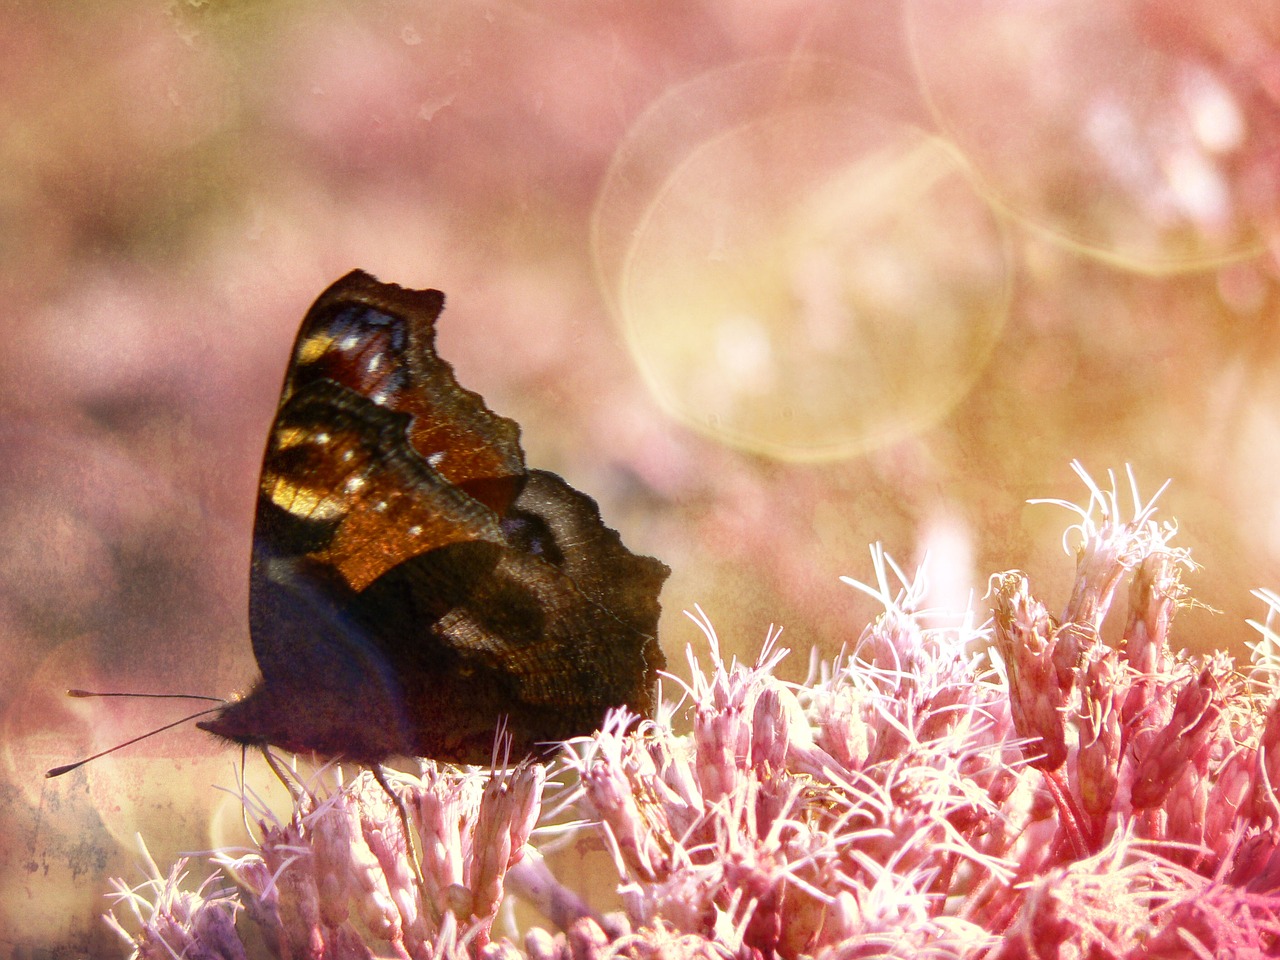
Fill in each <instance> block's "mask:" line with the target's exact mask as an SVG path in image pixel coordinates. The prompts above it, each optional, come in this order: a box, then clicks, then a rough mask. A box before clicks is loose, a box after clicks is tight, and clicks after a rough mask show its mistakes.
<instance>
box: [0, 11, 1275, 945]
mask: <svg viewBox="0 0 1280 960" xmlns="http://www.w3.org/2000/svg"><path fill="white" fill-rule="evenodd" d="M3 8H4V23H5V26H4V29H3V31H0V284H2V285H3V291H4V300H5V304H6V307H5V311H4V317H3V321H2V322H3V333H4V337H3V341H2V349H0V636H2V637H3V644H4V647H3V652H4V655H3V656H2V657H0V748H2V749H3V761H4V762H3V766H2V767H0V957H21V958H35V957H62V956H68V957H69V956H80V955H84V954H92V955H95V956H102V955H106V956H111V955H115V954H118V953H120V950H119V947H118V946H117V943H116V940H115V938H114V936H113V935H112V934H110V933H109V931H107V930H106V928H105V927H104V926H103V924H102V923H101V921H100V920H99V919H98V915H99V914H100V913H101V912H102V911H103V910H104V909H105V907H106V906H107V901H106V900H104V899H103V894H104V893H105V892H106V890H107V878H108V877H110V876H113V875H114V876H123V877H125V878H126V879H128V880H129V881H130V882H137V881H139V880H141V879H143V877H144V871H143V867H142V863H143V861H142V857H141V854H140V853H139V851H138V846H137V843H136V841H135V839H134V837H135V834H137V833H139V832H140V833H141V834H142V835H143V836H144V837H145V838H146V841H147V843H148V844H149V846H150V848H151V851H152V853H153V854H154V855H155V858H156V860H157V861H158V862H159V863H160V864H161V866H162V867H166V866H167V865H168V864H169V863H171V862H172V861H173V859H174V858H175V857H176V856H177V855H179V854H180V853H182V852H184V851H185V852H199V851H200V850H203V849H206V848H208V847H209V846H211V845H212V844H214V843H215V842H225V839H226V836H229V835H230V834H227V833H224V832H220V831H221V829H222V828H220V827H218V826H217V824H218V823H219V822H221V821H219V820H218V818H219V817H222V818H223V819H227V818H230V820H231V821H233V822H234V821H235V819H236V814H235V813H234V811H235V810H237V809H238V807H236V805H235V801H234V799H233V798H230V797H228V796H227V795H226V794H225V793H221V792H218V791H216V790H215V789H214V787H213V786H212V785H213V784H219V785H221V786H223V787H232V786H234V783H235V777H236V764H237V763H238V759H239V756H238V754H237V753H235V751H229V750H226V749H223V748H221V747H219V746H217V745H216V744H214V743H212V742H211V741H210V739H209V738H208V737H207V736H206V735H204V734H202V733H201V732H200V731H197V730H195V729H194V728H193V727H191V726H189V725H188V726H187V727H184V728H180V729H178V730H174V731H171V732H169V733H166V734H163V735H160V736H158V737H156V738H154V739H152V740H149V741H147V742H146V743H144V744H140V745H138V746H137V747H134V748H131V749H129V750H127V751H123V752H121V753H120V754H118V755H115V756H113V757H112V758H110V759H108V760H104V761H100V762H99V763H97V764H95V765H92V766H90V767H88V768H86V769H84V770H82V771H79V772H77V773H75V774H72V775H70V776H67V777H65V778H63V779H60V780H56V781H45V780H44V779H43V777H42V774H43V771H44V770H45V769H46V768H48V767H50V766H53V765H55V764H59V763H63V762H67V761H69V760H71V759H75V758H77V757H80V756H83V755H85V754H87V753H89V752H92V751H94V750H96V749H101V748H102V747H104V746H107V745H109V744H111V743H113V742H118V741H120V740H123V739H125V738H126V737H128V736H130V735H132V734H135V733H138V732H140V731H143V730H146V729H149V728H150V727H153V726H158V725H159V724H161V723H163V722H166V721H167V720H169V719H174V718H176V717H177V716H181V714H182V709H183V707H182V705H181V704H178V705H174V704H168V705H164V704H163V703H161V704H159V705H157V704H155V703H150V702H146V701H137V702H131V701H105V702H102V701H68V700H66V699H65V698H64V697H63V696H62V692H63V691H64V690H65V689H66V688H67V687H71V686H76V687H86V688H90V689H124V690H146V691H155V692H182V693H199V694H211V695H218V696H225V695H228V694H230V693H232V692H233V691H236V690H240V689H243V688H244V687H245V686H246V685H247V684H248V683H249V681H250V680H251V679H252V677H253V676H254V674H255V667H254V663H253V659H252V654H251V652H250V647H249V640H248V636H247V628H246V612H245V605H246V602H247V568H248V551H249V535H250V528H251V523H252V510H253V503H254V495H255V486H256V482H257V474H258V469H259V466H260V459H261V455H262V449H263V443H264V439H265V436H266V430H267V427H268V425H269V423H270V421H271V418H272V416H273V413H274V409H275V404H276V399H277V396H278V391H279V387H280V381H281V378H282V376H283V372H284V364H285V362H286V358H287V356H288V353H289V349H290V346H291V343H292V339H293V335H294V333H295V331H296V327H297V324H298V322H299V321H300V319H301V317H302V315H303V313H304V312H305V310H306V309H307V307H308V306H309V305H310V303H311V301H312V300H313V299H314V298H315V296H316V295H317V294H319V293H320V291H321V290H322V289H324V287H325V286H327V285H328V284H329V283H330V282H331V281H333V280H334V279H336V278H337V277H339V276H340V275H342V274H343V273H345V272H346V271H348V270H349V269H351V268H353V267H357V266H358V267H362V268H364V269H366V270H369V271H370V272H372V273H374V274H375V275H377V276H379V277H380V278H381V279H383V280H388V281H394V282H396V283H399V284H402V285H405V286H413V287H426V286H432V287H437V288H439V289H442V290H444V291H445V292H446V293H447V295H448V298H449V299H448V305H447V308H446V311H445V314H444V317H443V320H442V322H441V325H440V352H441V354H442V355H443V356H445V357H447V358H448V359H449V360H450V361H451V362H452V363H453V365H454V367H455V368H456V370H457V373H458V377H459V380H460V381H461V382H462V383H463V384H464V385H466V386H468V387H469V388H471V389H474V390H478V391H479V392H480V393H482V394H483V395H484V397H485V398H486V399H487V401H488V403H489V405H490V407H491V408H493V409H494V410H496V411H498V412H500V413H502V414H504V415H506V416H510V417H513V418H515V419H517V420H518V421H519V422H520V423H521V424H522V425H523V428H524V446H525V450H526V453H527V458H528V461H529V462H530V463H531V464H533V465H537V466H539V467H544V468H548V469H552V470H555V471H557V472H559V473H561V474H563V475H564V476H565V477H566V478H567V479H568V480H569V481H570V482H571V483H572V484H574V485H575V486H577V487H579V488H580V489H583V490H585V491H587V492H589V493H591V494H592V495H593V496H595V497H596V498H597V499H598V500H599V501H600V503H601V506H602V510H603V513H604V516H605V519H606V520H607V522H608V523H609V524H610V525H611V526H614V527H616V528H618V529H619V530H620V532H621V533H622V535H623V538H624V540H625V541H626V543H627V544H628V545H629V546H630V547H631V548H632V549H634V550H636V551H637V552H642V553H650V554H653V555H655V556H658V557H660V558H661V559H663V560H664V561H665V562H667V563H668V564H669V565H670V566H671V568H672V571H673V572H672V576H671V579H670V580H669V581H668V583H667V586H666V588H665V590H664V593H663V597H662V602H663V607H664V613H663V620H662V632H663V635H662V639H663V644H664V647H665V649H666V651H667V654H668V657H669V659H670V661H671V668H672V670H673V671H674V672H676V673H678V674H679V673H683V672H687V667H686V666H685V661H684V650H685V647H686V645H687V644H690V643H693V644H695V645H698V649H700V650H702V649H705V648H704V647H703V646H701V644H703V643H704V642H705V641H703V640H702V639H701V637H700V635H699V634H698V633H697V631H696V630H695V628H694V627H693V626H692V625H691V624H690V623H689V622H688V621H687V620H686V619H685V618H684V617H683V616H682V613H681V611H682V610H685V609H690V608H692V606H693V605H694V604H701V605H702V607H703V608H704V609H705V610H706V611H707V613H708V614H709V616H710V617H711V619H712V620H713V621H714V623H715V624H716V625H717V628H718V630H719V632H720V635H721V638H722V642H723V643H724V645H725V647H726V648H727V649H728V650H729V651H730V652H734V653H736V654H738V655H739V656H741V657H745V658H747V659H752V658H754V656H755V654H756V652H757V651H758V649H759V644H760V641H761V640H762V639H763V637H764V635H765V632H766V630H767V628H768V627H769V625H770V624H779V625H781V626H783V627H784V628H785V632H784V634H783V641H784V643H785V644H787V645H789V646H791V647H792V648H793V649H794V650H795V651H796V652H795V653H794V654H793V656H792V658H791V661H790V662H789V664H788V668H789V670H790V673H789V674H788V676H790V677H792V678H798V677H800V676H802V675H803V673H804V668H805V665H806V663H807V659H808V653H809V651H810V650H811V649H814V648H817V649H818V650H820V651H821V652H822V653H823V654H824V655H825V656H828V657H829V656H832V655H834V654H836V653H837V651H838V650H839V648H840V646H841V645H842V644H845V643H849V642H852V641H854V640H856V638H857V636H858V634H859V632H860V630H861V628H862V626H863V625H864V624H865V623H866V622H867V620H868V618H869V617H870V616H872V615H873V614H874V612H875V611H874V608H873V605H872V604H871V602H870V601H869V600H868V599H867V598H865V597H863V596H862V595H860V594H859V593H857V592H856V591H854V590H852V589H851V588H850V587H848V586H846V585H843V584H841V583H840V581H839V577H840V576H841V575H848V576H851V577H854V578H858V579H864V580H865V579H870V578H871V577H872V575H873V574H872V569H871V564H870V560H869V554H868V551H867V545H868V544H869V543H871V542H873V541H880V542H882V543H883V544H884V545H885V547H886V548H887V550H888V551H889V552H890V553H891V554H892V555H893V556H895V557H896V558H897V559H898V560H899V561H900V562H901V563H902V564H903V565H904V566H906V567H907V568H908V569H911V568H914V567H915V566H916V565H917V564H918V563H919V562H920V561H921V560H922V558H923V557H924V555H925V554H926V553H929V555H930V557H931V559H930V569H931V570H932V571H933V573H932V578H931V580H932V583H933V593H932V594H931V597H932V599H933V600H934V601H935V602H937V603H938V604H940V605H943V606H947V607H951V608H955V609H963V608H964V606H965V605H966V604H967V603H968V602H969V597H970V593H971V592H973V593H974V595H975V600H974V602H975V604H976V606H977V608H978V609H979V611H985V606H984V605H983V603H982V600H981V597H982V594H983V592H984V591H985V585H986V579H987V577H988V576H989V575H990V574H992V573H994V572H997V571H1001V570H1005V569H1009V568H1015V567H1016V568H1021V569H1023V570H1025V571H1027V572H1028V573H1029V574H1030V576H1031V578H1032V581H1033V586H1034V589H1035V590H1036V591H1037V593H1038V594H1039V595H1040V597H1041V598H1042V599H1043V600H1044V601H1045V602H1046V603H1047V604H1048V605H1049V606H1050V608H1051V609H1053V608H1059V609H1060V608H1061V606H1062V605H1063V604H1064V603H1065V600H1066V597H1067V590H1068V588H1069V584H1070V581H1071V575H1072V562H1071V560H1070V558H1069V557H1067V556H1066V555H1064V554H1063V551H1062V544H1061V539H1060V537H1061V533H1062V531H1063V529H1064V528H1065V527H1066V526H1067V525H1068V524H1069V523H1070V522H1071V520H1072V518H1071V516H1070V515H1069V514H1068V513H1067V512H1066V511H1063V510H1061V509H1060V508H1055V507H1051V506H1034V505H1028V504H1027V503H1026V500H1027V499H1028V498H1030V497H1061V498H1067V499H1071V500H1076V501H1080V500H1082V499H1084V498H1085V496H1086V492H1085V489H1084V486H1083V485H1082V484H1081V482H1080V481H1079V479H1078V478H1077V477H1075V476H1074V475H1073V473H1072V472H1071V469H1070V466H1069V463H1070V461H1071V460H1072V459H1073V458H1079V459H1080V460H1081V461H1082V462H1083V464H1084V466H1085V467H1086V468H1087V469H1088V470H1089V471H1090V472H1091V473H1092V474H1093V475H1094V476H1095V478H1097V479H1099V480H1100V481H1101V482H1103V483H1104V484H1105V483H1106V479H1105V478H1106V471H1107V470H1108V469H1115V470H1117V471H1119V472H1121V475H1122V473H1123V468H1124V465H1125V464H1126V463H1128V464H1131V465H1132V467H1133V470H1134V473H1135V475H1136V477H1137V479H1138V482H1139V486H1140V489H1141V490H1142V492H1143V493H1144V494H1147V495H1149V494H1151V493H1154V492H1155V490H1156V489H1157V488H1158V487H1159V485H1160V484H1161V483H1162V482H1163V481H1164V480H1165V479H1167V478H1172V480H1173V484H1172V486H1171V487H1170V489H1169V490H1168V491H1167V492H1166V493H1165V495H1164V496H1163V497H1162V499H1161V516H1163V517H1165V518H1176V519H1177V520H1178V521H1179V523H1180V524H1181V528H1182V532H1181V533H1180V534H1179V540H1178V541H1176V542H1181V544H1182V545H1183V546H1186V547H1189V548H1190V549H1191V550H1192V555H1193V557H1194V559H1196V560H1197V561H1198V562H1199V563H1200V564H1201V565H1202V569H1201V570H1198V571H1196V572H1195V573H1193V574H1192V575H1190V576H1189V578H1188V582H1189V583H1190V585H1191V587H1192V590H1193V593H1194V596H1195V597H1196V598H1197V599H1198V600H1199V601H1200V602H1201V603H1202V604H1203V606H1200V607H1196V608H1191V609H1185V610H1183V611H1182V612H1181V613H1180V615H1179V620H1178V622H1177V623H1176V624H1175V626H1174V635H1175V637H1176V638H1177V639H1178V642H1179V643H1181V644H1183V645H1185V646H1186V647H1187V648H1189V649H1191V650H1195V651H1203V650H1208V649H1210V648H1213V647H1225V648H1228V649H1230V650H1231V651H1232V652H1234V653H1236V654H1237V655H1242V654H1244V652H1245V651H1244V643H1245V642H1246V641H1247V640H1248V639H1249V638H1250V637H1251V635H1252V631H1251V629H1250V628H1249V627H1248V626H1247V625H1246V623H1245V621H1246V619H1247V618H1249V617H1258V616H1261V615H1262V614H1263V612H1264V608H1263V606H1262V604H1261V603H1260V602H1258V601H1257V600H1255V599H1254V598H1253V597H1251V596H1250V590H1251V589H1253V588H1256V587H1268V586H1269V587H1273V588H1276V587H1280V476H1278V475H1277V466H1278V465H1280V404H1278V403H1277V400H1280V326H1278V325H1277V320H1278V319H1280V316H1278V312H1277V304H1278V302H1280V301H1278V299H1277V269H1276V253H1277V251H1278V250H1280V220H1278V219H1277V212H1278V210H1280V207H1278V204H1277V199H1278V197H1280V164H1277V162H1276V157H1277V156H1280V14H1278V13H1277V10H1276V7H1275V6H1274V4H1271V3H1269V2H1267V0H1240V2H1237V3H1234V4H1230V5H1222V4H1217V3H1211V2H1209V0H1196V2H1191V0H1179V2H1169V0H1163V2H1158V3H1157V2H1151V3H1144V2H1135V0H1123V2H1116V0H1083V2H1081V0H1072V2H1066V0H1037V2H1034V3H1031V2H1027V0H990V2H985V3H982V4H975V3H972V2H970V0H904V2H884V3H835V2H811V0H760V2H755V3H751V4H742V3H736V2H733V0H691V2H685V3H679V4H669V3H662V2H656V0H631V2H628V3H599V2H591V0H568V2H562V3H555V4H551V3H536V2H533V0H526V2H519V0H511V2H501V0H431V2H425V0H373V2H367V3H360V4H357V3H350V2H348V3H339V2H326V0H307V2H305V3H304V2H300V0H115V2H112V3H83V2H54V3H50V2H43V0H41V2H34V0H28V2H23V0H6V2H4V3H3ZM984 616H985V612H980V613H979V619H981V618H982V617H984ZM261 767H262V764H261V763H260V762H259V763H258V764H256V765H255V764H254V763H253V761H250V764H249V775H250V777H251V779H253V778H259V779H261V777H260V776H259V775H260V774H264V775H265V770H262V769H260V768H261ZM267 777H268V779H269V775H267ZM228 810H231V811H232V812H231V813H228V812H227V811H228ZM211 823H212V824H213V826H212V827H211V826H210V825H211ZM198 872H199V871H198V870H197V873H198ZM606 893H607V891H606Z"/></svg>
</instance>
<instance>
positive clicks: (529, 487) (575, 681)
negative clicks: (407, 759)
mask: <svg viewBox="0 0 1280 960" xmlns="http://www.w3.org/2000/svg"><path fill="white" fill-rule="evenodd" d="M443 303H444V298H443V295H441V294H439V293H438V292H436V291H411V290H403V289H401V288H399V287H395V286H392V285H389V284H381V283H378V282H377V281H376V280H374V279H373V278H372V277H369V276H368V275H367V274H363V273H360V272H358V271H357V272H355V273H352V274H349V275H348V276H347V277H344V278H343V279H342V280H339V281H338V282H337V283H336V284H334V285H333V286H332V287H330V289H329V290H328V291H326V292H325V293H324V294H322V295H321V297H320V298H319V300H317V301H316V304H315V305H314V306H313V307H312V308H311V310H310V311H309V312H308V314H307V317H306V319H305V320H304V321H303V324H302V327H301V329H300V331H299V333H298V337H297V340H296V342H295V345H294V351H293V356H292V359H291V362H290V365H289V370H288V373H287V374H286V377H285V383H284V388H283V390H282V393H281V401H280V406H279V409H278V411H277V414H276V418H275V421H274V423H273V424H272V427H271V432H270V435H269V437H268V442H267V450H266V453H265V456H264V459H263V469H262V477H261V481H260V485H259V493H258V505H257V513H256V515H255V523H254V540H253V558H252V563H251V573H250V617H249V619H250V634H251V636H252V640H253V649H254V655H255V657H256V659H257V661H258V665H259V667H260V669H261V671H262V679H261V680H260V681H259V682H258V684H257V685H256V686H255V687H254V688H253V689H252V690H251V691H250V692H249V693H248V694H247V695H246V696H245V697H243V698H241V699H238V700H235V701H232V702H231V703H229V704H228V705H227V706H226V707H225V708H224V709H223V710H222V711H221V712H220V713H219V715H218V716H216V717H215V718H214V719H212V720H209V721H206V722H204V723H202V724H200V726H202V727H203V728H204V729H206V730H209V731H210V732H212V733H214V734H217V735H219V736H222V737H225V738H226V739H229V740H232V741H235V742H237V743H245V744H257V745H267V744H270V745H275V746H278V747H281V748H284V749H287V750H291V751H295V752H307V751H314V752H316V753H319V754H323V755H326V756H340V757H343V758H345V759H349V760H353V761H357V762H363V763H377V762H380V761H382V760H384V759H386V758H388V757H390V756H395V755H412V756H425V757H433V758H436V759H441V760H451V761H456V762H469V763H483V762H487V761H488V760H489V759H490V757H491V755H492V750H493V744H494V735H495V731H496V730H497V728H498V727H499V725H500V724H502V725H505V727H506V729H507V730H508V732H509V733H510V735H511V737H512V749H513V752H515V753H517V754H521V753H527V752H530V751H533V750H535V749H536V748H537V747H538V745H539V744H543V743H546V742H548V741H557V740H563V739H565V738H567V737H571V736H575V735H580V734H585V733H589V732H591V731H592V730H594V729H595V728H596V727H598V725H599V724H600V722H601V720H602V719H603V717H604V714H605V712H606V711H607V710H608V709H609V708H611V707H616V706H622V705H627V706H629V707H630V708H631V709H632V710H634V711H636V712H638V713H640V714H642V715H647V714H648V713H650V712H651V710H652V708H653V702H652V697H653V684H654V682H655V679H656V673H657V671H658V670H659V669H661V667H662V666H663V665H664V660H663V657H662V653H661V649H660V647H659V646H658V643H657V639H656V631H657V620H658V614H659V606H658V601H657V596H658V592H659V590H660V589H661V585H662V582H663V580H664V579H665V578H666V576H667V574H668V570H667V568H666V566H665V565H663V564H662V563H660V562H659V561H657V560H654V559H652V558H649V557H641V556H637V555H635V554H632V553H631V552H630V551H629V550H627V548H626V547H625V546H623V544H622V542H621V540H620V539H619V537H618V535H617V533H615V532H614V531H613V530H610V529H609V528H608V527H606V526H605V525H604V523H603V522H602V521H601V519H600V514H599V510H598V508H597V506H596V504H595V501H594V500H592V499H591V498H590V497H588V496H587V495H586V494H583V493H580V492H579V491H577V490H575V489H573V488H572V487H571V486H569V485H568V484H567V483H565V481H564V480H562V479H561V478H560V477H558V476H556V475H555V474H552V473H548V472H545V471H538V470H528V469H526V467H525V464H524V456H523V452H522V451H521V449H520V444H519V436H520V431H519V427H518V426H517V425H516V424H515V423H514V422H513V421H511V420H508V419H506V418H503V417H500V416H498V415H496V414H494V413H493V412H492V411H490V410H489V409H488V408H487V407H486V406H485V404H484V401H483V400H482V399H481V398H480V397H479V395H477V394H475V393H472V392H470V391H468V390H465V389H464V388H462V387H461V386H459V385H458V383H457V381H456V380H455V379H454V375H453V371H452V368H451V367H450V366H449V365H448V364H447V363H446V362H445V361H443V360H441V359H440V358H439V357H438V356H437V355H436V353H435V343H434V341H435V329H434V324H435V321H436V318H437V317H438V315H439V313H440V311H441V309H442V307H443Z"/></svg>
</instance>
